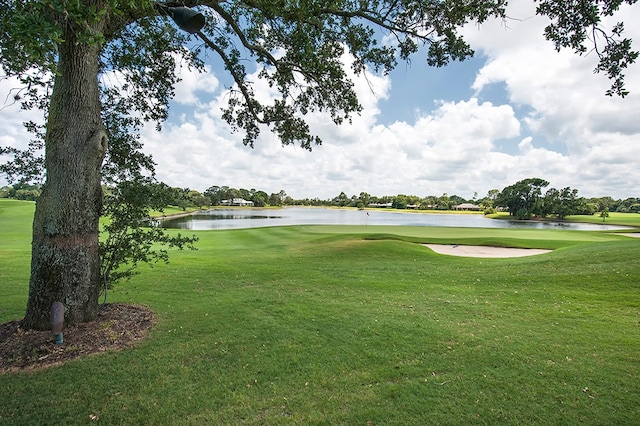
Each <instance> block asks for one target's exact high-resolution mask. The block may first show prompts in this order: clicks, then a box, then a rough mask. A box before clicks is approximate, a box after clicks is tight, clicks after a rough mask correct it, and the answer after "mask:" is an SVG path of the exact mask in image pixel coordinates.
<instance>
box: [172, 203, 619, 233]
mask: <svg viewBox="0 0 640 426" xmlns="http://www.w3.org/2000/svg"><path fill="white" fill-rule="evenodd" d="M285 225H401V226H454V227H466V228H523V229H566V230H601V231H611V230H616V229H625V227H622V226H615V225H598V224H588V223H567V222H532V221H509V220H495V219H488V218H486V217H484V216H483V215H481V214H433V213H400V212H393V211H388V210H366V211H362V210H360V211H359V210H341V209H328V208H304V207H287V208H283V209H279V210H268V209H214V210H209V211H206V212H198V213H196V214H192V215H189V216H183V217H178V218H174V219H166V220H163V221H161V226H162V227H164V228H175V229H191V230H210V229H239V228H258V227H265V226H285Z"/></svg>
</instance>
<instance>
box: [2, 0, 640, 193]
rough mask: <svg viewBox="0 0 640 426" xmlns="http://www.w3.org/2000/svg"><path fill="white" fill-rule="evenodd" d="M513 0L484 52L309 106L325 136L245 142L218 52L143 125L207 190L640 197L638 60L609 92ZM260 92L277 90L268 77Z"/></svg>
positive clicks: (164, 165)
mask: <svg viewBox="0 0 640 426" xmlns="http://www.w3.org/2000/svg"><path fill="white" fill-rule="evenodd" d="M514 3H517V5H515V6H510V8H509V9H508V15H509V16H510V18H512V19H509V20H507V21H491V22H487V23H484V24H482V25H480V26H478V25H477V24H475V25H469V26H467V27H465V28H464V29H463V33H464V35H465V37H466V39H467V41H468V42H469V43H470V44H471V46H472V47H473V48H474V50H475V51H476V56H475V57H474V58H473V59H470V60H467V61H465V62H462V63H452V64H450V65H448V66H446V67H443V68H430V67H428V66H427V65H426V60H425V59H424V57H419V56H416V57H414V58H413V59H412V61H411V63H410V64H405V63H399V65H398V67H397V68H396V69H395V70H394V71H393V72H392V73H391V74H389V75H388V76H381V75H373V74H369V75H367V76H366V78H364V77H358V76H354V79H355V84H356V89H357V92H358V94H359V98H360V100H361V102H362V104H363V106H364V110H363V112H362V113H361V114H360V115H358V116H355V117H354V118H353V122H352V124H349V125H344V124H343V125H341V126H339V127H337V126H335V125H334V124H333V123H332V122H331V121H330V120H329V119H328V118H327V117H326V116H323V115H321V114H313V115H310V116H308V121H309V123H310V126H311V129H312V131H314V132H315V133H316V134H318V135H319V136H320V137H321V138H322V139H323V141H324V142H323V145H321V146H317V147H314V148H313V151H312V152H308V151H306V150H304V149H302V148H300V147H294V146H286V147H283V146H281V144H280V141H279V140H278V139H277V137H276V136H274V135H273V134H271V133H269V132H268V131H265V132H263V133H262V134H261V136H260V138H259V140H258V141H257V142H256V143H255V148H254V149H251V148H249V147H246V146H244V145H243V144H242V137H243V135H242V134H233V133H231V132H230V129H229V127H228V126H227V125H226V123H225V122H224V121H222V119H221V114H220V109H221V107H222V106H223V105H224V104H225V99H226V89H225V83H223V82H227V81H228V76H226V75H225V74H224V70H223V69H222V67H221V66H220V64H219V63H215V62H212V63H211V64H210V65H209V66H208V71H209V72H208V73H206V74H194V73H191V72H188V71H187V70H182V72H181V75H182V78H183V81H182V82H181V83H179V84H178V86H177V87H176V97H175V100H174V101H173V103H172V106H171V111H170V119H169V120H168V122H166V123H165V124H164V126H163V129H162V131H161V132H157V131H156V130H155V127H154V126H148V127H145V129H144V130H143V132H142V138H143V142H144V151H145V152H147V153H149V154H151V155H152V156H153V158H154V160H155V161H156V163H157V166H156V175H157V178H158V180H160V181H163V182H165V183H166V184H168V185H170V186H176V187H181V188H190V189H195V190H198V191H204V190H206V189H207V188H208V187H210V186H213V185H217V186H229V187H233V188H238V189H239V188H245V189H257V190H262V191H265V192H267V193H274V192H279V191H281V190H284V191H285V192H286V193H287V194H288V195H289V196H291V197H293V198H294V199H302V198H319V199H330V198H333V197H335V196H337V195H338V194H340V193H341V192H345V193H346V194H347V195H348V196H352V195H356V196H357V195H359V194H360V193H361V192H367V193H369V194H371V195H375V196H384V195H397V194H407V195H418V196H420V197H424V196H427V195H436V196H439V195H442V194H445V193H446V194H448V195H454V194H455V195H458V196H461V197H463V198H466V199H472V198H473V197H474V196H477V197H478V198H481V197H483V196H485V195H486V194H487V191H489V190H492V189H498V190H502V189H503V188H504V187H506V186H508V185H511V184H513V183H515V182H517V181H518V180H521V179H525V178H530V177H539V178H543V179H545V180H547V181H549V182H550V185H549V187H554V188H558V189H560V188H564V187H567V186H569V187H571V188H576V189H578V191H579V192H578V195H579V196H584V197H600V196H612V197H614V198H622V199H624V198H627V197H640V187H639V185H638V182H640V169H639V167H638V159H639V158H640V64H635V65H633V66H632V67H631V68H630V69H628V70H627V72H626V87H627V89H628V90H629V91H630V92H631V93H630V94H629V95H628V96H627V97H625V98H624V99H622V98H619V97H608V96H605V94H604V93H605V91H606V90H607V89H608V88H609V86H610V82H609V80H608V79H607V78H606V76H605V75H604V74H594V73H593V69H594V67H595V65H596V62H597V57H596V55H595V54H593V53H591V54H588V55H584V56H577V55H575V54H573V53H572V52H571V51H567V50H565V51H561V52H557V51H556V50H555V49H554V47H553V44H552V43H551V42H549V41H547V40H545V39H544V37H543V29H544V26H545V25H546V24H547V20H546V19H545V18H541V17H537V16H535V11H534V3H533V2H531V4H528V3H529V2H514ZM525 3H527V4H525ZM618 20H624V21H626V23H627V24H626V26H625V35H626V36H627V37H631V38H633V39H634V40H636V43H635V49H636V50H638V49H640V26H638V25H634V24H635V23H637V22H640V5H635V6H632V7H631V6H627V7H624V8H623V9H622V10H621V11H620V12H619V14H618V15H617V16H616V17H614V20H612V21H611V23H609V24H610V26H612V25H613V24H614V23H615V21H618ZM211 57H213V56H212V55H211ZM347 61H348V58H345V62H347ZM9 85H10V82H7V81H0V96H1V97H0V145H4V146H7V145H10V146H17V147H23V146H25V144H26V141H28V135H26V134H25V133H24V131H23V130H22V129H21V123H22V122H23V121H25V120H26V119H28V118H36V119H37V118H38V117H37V115H35V114H34V113H25V112H19V111H18V110H17V109H16V108H15V106H10V105H7V104H8V103H9V101H8V100H7V98H5V96H6V94H7V90H8V88H9V87H10V86H9ZM255 91H256V93H258V94H259V96H261V97H264V98H268V97H269V96H270V93H269V88H268V87H267V86H266V85H265V84H263V83H260V82H257V83H256V86H255ZM2 105H5V106H4V107H2ZM0 161H1V160H0ZM4 184H6V180H4V179H3V177H0V186H1V185H4Z"/></svg>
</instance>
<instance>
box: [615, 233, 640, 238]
mask: <svg viewBox="0 0 640 426" xmlns="http://www.w3.org/2000/svg"><path fill="white" fill-rule="evenodd" d="M616 235H624V236H625V237H632V238H640V232H630V233H625V234H616Z"/></svg>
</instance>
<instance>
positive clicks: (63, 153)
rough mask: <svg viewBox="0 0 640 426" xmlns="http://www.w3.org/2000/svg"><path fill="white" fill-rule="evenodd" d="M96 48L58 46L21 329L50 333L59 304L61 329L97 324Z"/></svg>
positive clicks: (103, 141) (74, 43)
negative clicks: (62, 320)
mask: <svg viewBox="0 0 640 426" xmlns="http://www.w3.org/2000/svg"><path fill="white" fill-rule="evenodd" d="M99 52H100V46H98V45H97V44H95V45H88V44H86V43H83V42H81V41H78V40H76V39H75V36H74V32H73V30H72V29H69V30H68V31H67V32H66V34H65V42H64V43H62V44H60V46H59V68H58V72H59V74H58V75H57V77H56V79H55V83H54V87H53V92H52V96H51V99H50V105H49V116H48V122H47V133H46V137H45V145H46V157H45V167H46V172H47V176H46V182H45V185H44V188H43V191H42V195H41V196H40V198H39V199H38V202H37V204H36V212H35V217H34V221H33V241H32V258H31V280H30V283H29V300H28V303H27V311H26V314H25V318H24V321H23V326H24V327H26V328H33V329H39V330H45V329H48V328H49V327H50V324H49V322H50V309H51V305H52V304H53V302H56V301H59V302H62V303H63V304H64V307H65V323H67V324H70V323H80V322H86V321H91V320H93V319H95V318H96V316H97V311H98V296H99V292H100V284H101V280H100V259H99V253H98V231H99V219H100V213H101V209H102V189H101V173H100V167H101V165H102V159H103V157H104V153H105V150H106V145H107V137H106V133H105V130H104V126H103V124H102V119H101V106H100V98H99V89H98V69H99V67H98V56H99Z"/></svg>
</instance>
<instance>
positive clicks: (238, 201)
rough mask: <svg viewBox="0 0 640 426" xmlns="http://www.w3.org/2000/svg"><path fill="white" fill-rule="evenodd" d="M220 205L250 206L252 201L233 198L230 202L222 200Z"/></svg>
mask: <svg viewBox="0 0 640 426" xmlns="http://www.w3.org/2000/svg"><path fill="white" fill-rule="evenodd" d="M220 204H222V205H223V206H252V205H253V201H247V200H245V199H244V198H234V199H231V200H222V201H220Z"/></svg>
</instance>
